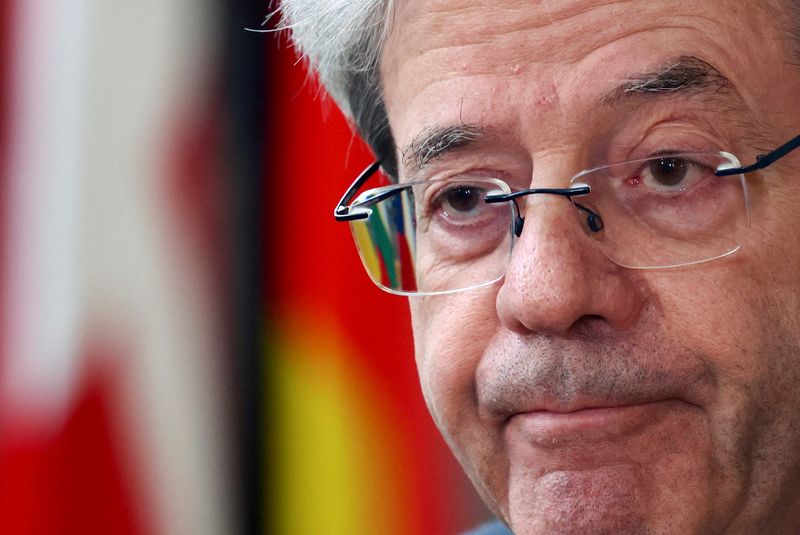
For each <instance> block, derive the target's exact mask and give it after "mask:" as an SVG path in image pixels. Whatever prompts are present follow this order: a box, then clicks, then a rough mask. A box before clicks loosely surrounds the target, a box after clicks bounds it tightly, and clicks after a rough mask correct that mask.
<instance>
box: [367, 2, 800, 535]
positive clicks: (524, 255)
mask: <svg viewBox="0 0 800 535" xmlns="http://www.w3.org/2000/svg"><path fill="white" fill-rule="evenodd" d="M397 4H398V5H397V11H396V13H395V14H394V16H393V18H392V19H391V20H392V32H391V34H390V36H389V39H388V42H387V44H386V48H385V51H384V54H383V56H382V61H381V75H382V81H383V85H384V92H385V98H386V104H387V109H388V113H389V119H390V124H391V126H392V130H393V133H394V137H395V140H396V141H397V143H398V146H399V147H400V148H401V151H400V152H399V153H398V154H399V158H400V160H401V162H404V163H401V171H400V177H401V180H408V179H410V178H411V177H412V176H413V177H414V178H420V179H425V178H433V177H444V176H451V175H457V174H461V173H465V172H469V173H470V174H473V175H474V174H479V175H486V176H493V177H498V178H502V179H503V180H505V181H506V182H508V183H509V184H511V185H512V186H513V187H517V188H527V187H566V186H567V183H568V180H569V177H570V176H572V175H574V174H575V173H577V172H578V171H580V170H582V169H586V168H589V167H594V166H596V165H602V164H605V163H612V162H616V161H623V160H632V159H637V158H644V157H648V156H653V155H654V154H653V151H658V150H664V149H667V150H672V151H707V152H718V151H721V150H726V151H730V152H732V153H734V154H736V155H737V156H738V158H739V159H740V160H741V161H742V163H743V164H748V163H751V160H752V159H753V158H754V157H755V155H756V154H757V153H759V152H764V151H768V150H770V149H772V148H774V147H775V146H777V145H778V144H780V143H782V142H783V141H785V140H787V139H789V138H791V137H793V136H794V135H796V134H798V133H800V104H798V101H797V95H798V94H800V76H798V72H800V70H798V68H797V67H795V66H793V65H791V64H790V63H789V61H790V57H791V55H790V53H789V52H788V50H789V49H790V47H791V46H792V43H791V42H790V39H789V37H788V36H787V34H786V33H784V32H783V31H782V30H781V29H780V28H778V27H777V26H776V23H775V22H774V21H776V20H786V17H785V14H784V13H783V12H782V11H781V10H780V7H779V6H777V5H773V4H772V3H770V2H763V1H755V0H753V1H748V2H745V1H741V0H735V1H734V0H730V1H725V0H714V1H711V0H708V1H691V2H690V1H682V0H663V1H658V2H654V1H652V0H631V1H627V2H618V1H613V2H612V1H599V0H581V1H568V0H552V1H539V2H529V1H523V0H517V1H510V0H509V1H496V0H493V1H491V2H490V1H473V0H441V1H440V0H425V1H423V0H399V1H398V2H397ZM686 58H690V59H688V60H687V59H686ZM687 61H688V62H689V64H692V65H695V66H697V65H705V64H707V65H708V66H710V67H713V69H714V70H709V71H708V73H707V74H708V76H706V77H705V78H703V77H702V76H701V77H700V78H701V79H700V80H694V81H693V82H692V83H691V84H689V85H690V87H680V86H678V87H663V86H664V84H663V83H662V84H661V86H659V84H658V83H656V84H654V85H653V87H657V88H658V91H646V90H644V89H646V88H642V87H640V88H639V89H640V90H639V91H634V90H632V91H627V92H626V91H620V89H619V88H621V87H628V88H630V87H631V85H630V82H631V80H646V79H647V77H648V76H650V78H651V81H652V73H658V72H663V71H664V70H665V69H666V68H667V67H668V66H670V65H676V64H680V63H686V62H687ZM647 73H650V74H647ZM717 73H718V74H717ZM725 79H727V80H726V81H724V82H720V80H725ZM626 84H627V85H626ZM464 125H468V126H469V128H471V129H475V130H478V131H480V135H475V136H471V137H472V138H474V139H469V140H468V141H464V142H460V143H458V144H456V145H457V146H456V147H450V149H448V150H442V151H439V152H440V153H438V154H437V157H436V158H434V159H432V160H430V161H427V162H424V164H423V165H422V166H421V167H419V168H415V167H414V165H415V164H414V163H413V160H414V158H412V157H410V156H409V151H410V152H413V151H414V150H415V149H414V147H418V146H419V140H420V139H421V136H422V137H424V136H426V135H429V134H430V132H432V131H437V129H438V130H441V129H447V128H448V127H462V126H464ZM440 148H441V147H440ZM404 156H405V157H404ZM417 163H420V162H419V161H417ZM799 171H800V156H798V155H790V156H789V157H788V158H786V159H785V160H783V161H781V162H779V163H778V164H775V165H774V166H773V167H771V168H769V169H768V170H765V171H763V172H759V173H756V174H753V175H750V176H749V177H748V182H749V188H750V205H751V217H752V224H751V228H750V229H749V231H748V233H747V235H746V236H745V238H744V239H743V241H742V242H741V246H742V248H741V250H740V251H739V252H738V253H736V254H734V255H732V256H729V257H727V258H723V259H720V260H716V261H714V262H710V263H706V264H699V265H695V266H689V267H683V268H678V269H666V270H633V269H625V268H622V267H619V266H617V265H615V264H614V263H612V262H611V261H610V260H608V259H607V258H606V257H605V256H604V255H603V253H602V252H601V251H600V250H599V249H598V248H597V247H596V246H595V245H594V243H593V241H592V239H591V238H590V237H589V236H588V235H587V234H586V233H585V232H584V231H583V229H581V227H580V225H578V223H577V222H576V219H575V217H574V213H573V212H572V210H573V208H572V207H571V206H570V204H569V202H567V201H566V200H565V199H563V198H561V197H554V196H536V197H528V198H527V201H523V202H521V203H520V209H521V211H522V212H523V215H524V216H525V218H526V222H525V228H524V232H523V233H522V236H521V237H520V238H519V240H518V241H517V243H516V245H515V248H514V251H513V255H512V257H511V260H510V261H509V266H508V268H507V270H506V274H505V278H504V279H503V280H501V281H500V282H498V283H497V284H495V285H493V286H489V287H486V288H483V289H478V290H472V291H468V292H463V293H459V294H454V295H449V296H433V297H419V298H412V299H411V308H412V314H413V320H414V334H415V339H416V351H417V364H418V367H419V374H420V379H421V383H422V387H423V390H424V393H425V396H426V399H427V402H428V405H429V407H430V410H431V412H432V414H433V417H434V419H435V420H436V422H437V424H438V426H439V427H440V428H441V430H442V432H443V434H444V436H445V438H446V439H447V440H448V442H449V444H450V446H451V447H452V449H453V450H454V452H455V453H456V455H457V456H458V458H459V460H460V461H461V463H462V464H463V466H464V468H465V470H466V471H467V473H468V474H469V475H470V477H471V478H472V480H473V481H474V483H475V485H476V487H477V488H478V490H479V492H480V493H481V494H482V495H483V497H484V498H485V500H486V501H487V503H488V504H489V505H490V507H491V508H492V509H493V510H494V511H495V513H497V514H498V515H499V516H500V517H502V518H503V519H504V520H505V521H507V522H508V523H509V524H510V526H511V527H512V529H513V530H514V531H515V532H516V533H518V534H520V535H522V534H527V533H582V534H583V533H615V534H618V533H680V534H686V533H720V532H726V533H796V530H797V527H798V526H800V507H798V505H800V504H798V502H799V501H800V490H798V489H800V354H798V344H799V343H800V340H799V338H800V322H799V321H798V316H799V315H800V314H799V313H798V311H799V310H800V307H799V306H798V305H799V303H798V295H800V291H799V290H800V172H799Z"/></svg>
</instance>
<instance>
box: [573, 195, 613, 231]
mask: <svg viewBox="0 0 800 535" xmlns="http://www.w3.org/2000/svg"><path fill="white" fill-rule="evenodd" d="M573 203H574V204H575V208H577V209H578V211H579V212H581V215H585V216H586V228H588V229H589V231H591V232H592V233H595V234H596V233H598V232H600V231H601V230H603V228H604V227H605V225H604V224H603V218H602V217H600V214H598V213H597V212H594V211H593V210H591V209H589V208H587V207H586V206H584V205H582V204H580V203H578V202H575V201H573Z"/></svg>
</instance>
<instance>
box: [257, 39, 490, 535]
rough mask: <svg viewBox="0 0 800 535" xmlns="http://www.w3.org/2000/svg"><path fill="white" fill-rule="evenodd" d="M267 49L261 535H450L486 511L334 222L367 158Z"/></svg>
mask: <svg viewBox="0 0 800 535" xmlns="http://www.w3.org/2000/svg"><path fill="white" fill-rule="evenodd" d="M284 41H285V40H284ZM269 46H270V49H269V50H270V52H269V54H268V58H269V68H268V75H269V80H270V82H269V85H268V93H267V94H268V97H267V98H268V101H269V102H271V110H270V113H269V116H268V123H267V124H268V136H267V143H266V150H265V154H266V159H265V167H266V173H267V182H266V185H265V188H264V192H263V203H262V204H263V208H264V213H265V216H264V217H265V229H266V231H265V245H264V251H265V257H264V264H265V266H266V269H265V272H266V273H267V277H266V279H267V281H268V284H266V287H265V295H264V310H265V314H266V317H267V329H266V365H265V375H264V378H265V379H264V383H265V385H266V392H267V394H268V395H267V397H266V400H265V406H266V414H267V416H268V418H267V420H266V423H265V435H266V437H267V442H268V445H269V448H270V449H268V450H267V451H268V454H267V459H268V460H269V461H268V462H270V466H271V468H270V469H269V471H268V479H267V487H268V488H269V489H271V495H270V498H271V499H270V501H269V502H268V505H267V507H266V509H267V511H268V513H267V521H268V522H270V524H269V526H268V528H267V529H265V532H267V533H278V534H281V535H299V534H312V533H313V534H317V533H324V534H342V535H344V534H352V533H381V534H396V535H416V534H420V535H422V534H426V535H427V534H430V533H437V534H455V533H458V532H460V531H462V530H464V529H466V528H468V527H470V526H474V525H476V524H477V523H479V522H480V521H482V520H483V519H484V518H486V515H487V513H486V511H485V509H484V507H483V505H482V504H481V503H480V501H479V500H478V498H477V497H476V496H475V494H474V491H473V490H472V489H471V487H470V485H469V483H468V482H467V481H466V478H465V476H464V475H463V474H462V472H461V469H460V468H459V467H458V466H457V465H456V462H455V461H454V459H453V457H452V455H451V453H450V452H449V451H448V449H447V447H446V446H445V444H444V441H443V440H442V439H441V437H440V436H439V433H438V431H437V430H436V429H435V427H434V425H433V423H432V421H431V417H430V415H429V414H428V411H427V409H426V407H425V404H424V401H423V399H422V394H421V391H420V387H419V382H418V378H417V374H416V369H415V366H414V354H413V343H412V338H411V330H410V318H409V314H408V303H407V302H406V300H405V299H404V298H400V297H396V296H391V295H389V294H385V293H383V292H381V291H379V290H378V289H377V288H376V287H375V286H374V285H373V284H372V283H371V282H370V280H369V279H368V277H367V275H366V273H365V272H364V269H363V268H362V266H361V264H360V260H359V258H358V254H357V252H356V250H355V247H354V245H353V241H352V237H351V236H350V229H349V226H348V225H347V224H346V223H337V222H335V221H334V219H333V208H334V205H335V203H336V201H338V200H339V198H340V197H341V195H342V193H343V192H344V190H345V189H346V188H347V186H349V185H350V182H351V181H352V180H353V179H354V178H355V176H356V175H357V174H358V172H359V171H361V170H362V169H363V168H364V167H366V165H368V164H369V163H370V162H371V156H370V154H369V152H368V150H367V149H366V148H365V147H364V146H363V144H362V143H361V141H359V140H358V139H357V138H356V136H354V135H353V133H352V131H351V130H350V128H349V126H348V125H347V123H346V121H345V120H344V118H343V117H342V116H341V114H340V113H339V112H338V111H337V110H336V108H335V107H334V105H333V104H332V102H331V101H330V100H327V99H326V98H324V95H323V94H322V93H321V91H320V90H319V89H318V88H317V87H316V86H315V85H314V84H313V83H312V82H311V81H310V80H309V79H308V77H307V74H306V72H305V70H304V69H303V65H302V64H297V62H296V59H295V57H294V54H293V51H292V50H290V49H288V48H287V46H286V44H285V42H283V45H282V46H280V47H279V46H277V45H275V44H274V43H273V42H270V43H269Z"/></svg>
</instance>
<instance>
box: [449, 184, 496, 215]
mask: <svg viewBox="0 0 800 535" xmlns="http://www.w3.org/2000/svg"><path fill="white" fill-rule="evenodd" d="M485 195H486V190H484V189H483V188H478V187H475V186H471V185H458V186H455V187H453V188H451V189H449V190H447V191H445V192H444V193H443V195H442V203H443V205H444V209H445V211H446V212H449V211H450V210H448V208H450V209H452V210H453V211H455V212H459V213H464V214H465V213H469V212H472V211H473V210H475V208H476V207H477V206H478V205H479V204H480V203H481V202H482V201H483V198H484V196H485Z"/></svg>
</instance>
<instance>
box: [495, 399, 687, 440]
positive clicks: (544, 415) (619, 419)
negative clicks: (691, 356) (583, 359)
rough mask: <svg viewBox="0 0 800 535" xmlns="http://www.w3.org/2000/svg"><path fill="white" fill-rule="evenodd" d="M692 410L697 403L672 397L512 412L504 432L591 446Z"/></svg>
mask: <svg viewBox="0 0 800 535" xmlns="http://www.w3.org/2000/svg"><path fill="white" fill-rule="evenodd" d="M694 410H697V406H695V405H694V404H692V403H688V402H686V401H683V400H680V399H676V398H669V399H663V400H658V401H645V402H634V403H621V404H605V405H591V404H588V405H585V406H579V407H576V408H569V409H552V410H551V409H542V410H531V411H526V412H521V413H517V414H514V415H512V416H511V417H510V418H509V419H508V421H507V422H506V432H507V433H509V434H510V435H512V436H515V437H518V438H521V439H522V440H524V441H525V442H527V443H529V444H531V445H534V446H537V447H539V448H544V449H553V448H561V447H565V446H574V445H586V446H591V445H593V444H597V443H598V442H609V441H616V440H620V439H622V438H629V437H632V436H634V435H636V434H638V433H640V432H641V431H643V430H644V429H646V428H648V427H650V426H652V425H655V424H656V423H658V422H660V421H662V420H664V419H665V418H668V417H669V416H670V415H674V414H685V413H686V412H687V411H694Z"/></svg>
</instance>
